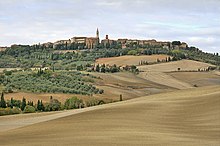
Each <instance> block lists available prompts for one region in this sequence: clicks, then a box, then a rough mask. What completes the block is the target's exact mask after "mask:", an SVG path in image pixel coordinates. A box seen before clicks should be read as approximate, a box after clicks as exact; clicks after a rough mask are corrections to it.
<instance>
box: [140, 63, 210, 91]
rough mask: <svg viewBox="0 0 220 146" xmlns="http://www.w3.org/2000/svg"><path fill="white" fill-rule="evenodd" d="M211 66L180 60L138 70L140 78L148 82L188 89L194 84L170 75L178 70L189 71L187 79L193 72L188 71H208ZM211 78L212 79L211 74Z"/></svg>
mask: <svg viewBox="0 0 220 146" xmlns="http://www.w3.org/2000/svg"><path fill="white" fill-rule="evenodd" d="M209 66H213V65H211V64H207V63H203V62H198V61H192V60H180V61H175V62H168V63H160V64H154V65H143V66H138V69H139V70H140V71H141V72H140V74H139V76H140V77H142V78H144V79H146V80H149V81H152V82H156V83H159V84H162V85H166V86H169V87H173V88H177V89H187V88H192V87H193V84H191V83H190V81H189V82H185V80H184V79H180V78H177V77H176V78H175V77H173V76H171V75H170V74H168V73H169V72H175V71H178V68H180V71H187V72H186V73H185V76H186V77H185V78H187V77H188V76H189V75H190V74H191V72H188V71H198V69H206V68H208V67H209ZM179 73H180V72H176V74H179ZM202 74H203V73H202V72H198V75H202ZM210 77H212V75H211V74H210Z"/></svg>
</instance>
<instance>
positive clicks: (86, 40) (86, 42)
mask: <svg viewBox="0 0 220 146" xmlns="http://www.w3.org/2000/svg"><path fill="white" fill-rule="evenodd" d="M42 45H43V46H46V47H52V48H54V49H60V48H63V47H65V48H67V49H68V48H72V49H95V48H103V47H104V48H114V47H117V48H122V49H124V48H127V47H128V46H133V45H138V46H140V47H147V46H151V47H162V48H166V49H171V48H172V49H187V48H188V44H187V43H185V42H180V41H174V42H162V41H157V40H155V39H152V40H138V39H127V38H119V39H117V40H113V39H110V38H109V35H106V37H105V39H103V40H100V37H99V29H98V28H97V30H96V36H95V37H86V36H84V37H73V38H71V39H67V40H58V41H56V42H54V43H52V42H47V43H43V44H42Z"/></svg>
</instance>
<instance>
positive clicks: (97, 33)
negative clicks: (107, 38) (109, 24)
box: [96, 28, 99, 44]
mask: <svg viewBox="0 0 220 146" xmlns="http://www.w3.org/2000/svg"><path fill="white" fill-rule="evenodd" d="M96 38H97V44H99V29H98V28H97V30H96Z"/></svg>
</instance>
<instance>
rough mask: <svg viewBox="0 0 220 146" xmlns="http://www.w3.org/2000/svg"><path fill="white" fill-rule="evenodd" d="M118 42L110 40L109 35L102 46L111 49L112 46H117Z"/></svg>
mask: <svg viewBox="0 0 220 146" xmlns="http://www.w3.org/2000/svg"><path fill="white" fill-rule="evenodd" d="M115 43H116V41H115V40H110V39H109V38H108V35H106V36H105V39H104V40H102V42H101V44H102V45H103V46H104V47H105V48H109V47H110V46H112V45H113V44H115Z"/></svg>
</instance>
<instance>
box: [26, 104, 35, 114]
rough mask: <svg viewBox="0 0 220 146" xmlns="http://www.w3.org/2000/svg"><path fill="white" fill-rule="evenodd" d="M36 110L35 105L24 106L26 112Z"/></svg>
mask: <svg viewBox="0 0 220 146" xmlns="http://www.w3.org/2000/svg"><path fill="white" fill-rule="evenodd" d="M34 112H35V108H34V107H33V106H30V105H26V106H25V108H24V113H34Z"/></svg>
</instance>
